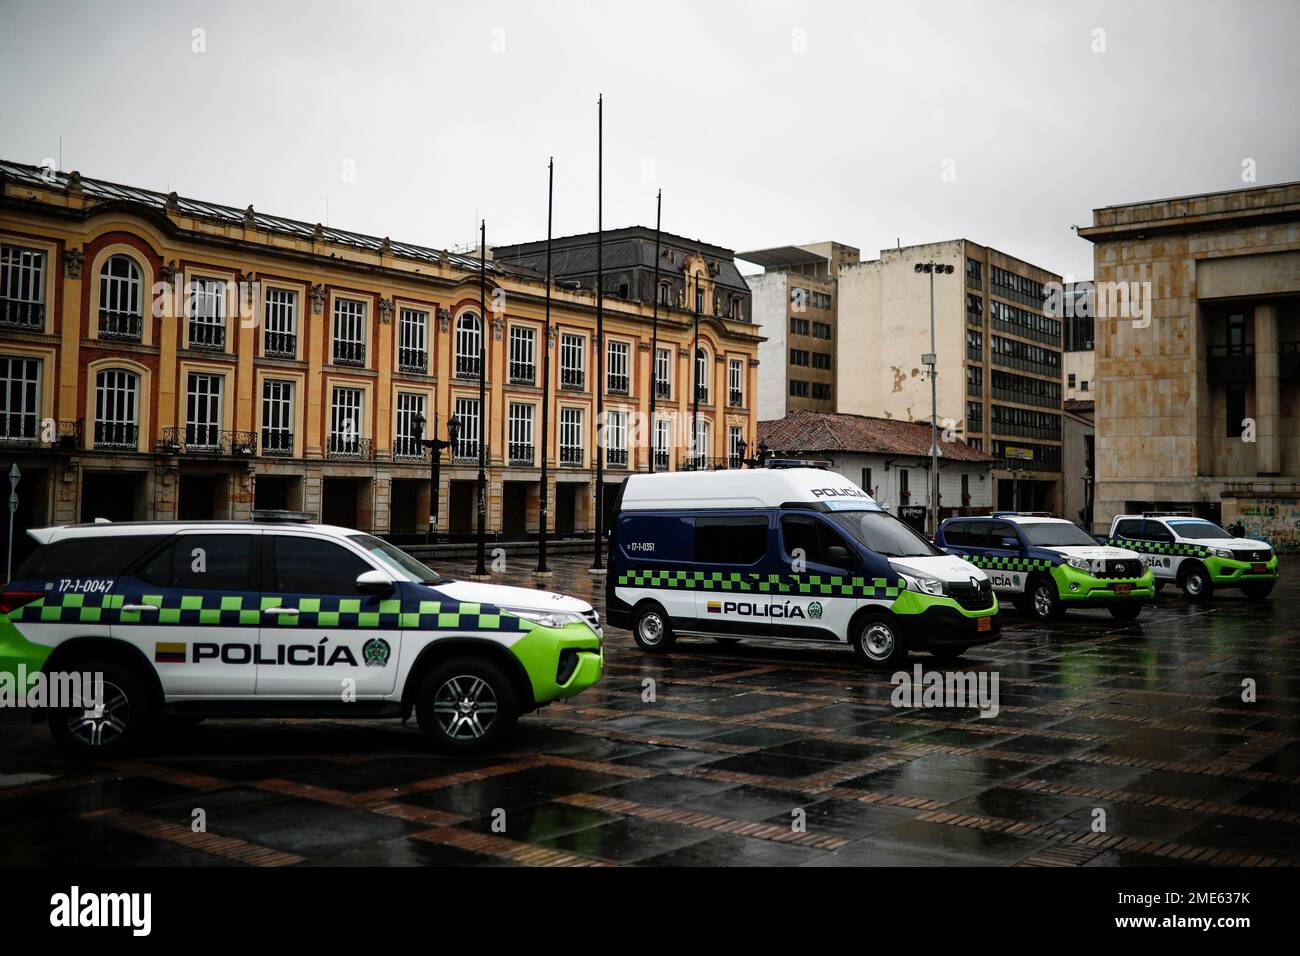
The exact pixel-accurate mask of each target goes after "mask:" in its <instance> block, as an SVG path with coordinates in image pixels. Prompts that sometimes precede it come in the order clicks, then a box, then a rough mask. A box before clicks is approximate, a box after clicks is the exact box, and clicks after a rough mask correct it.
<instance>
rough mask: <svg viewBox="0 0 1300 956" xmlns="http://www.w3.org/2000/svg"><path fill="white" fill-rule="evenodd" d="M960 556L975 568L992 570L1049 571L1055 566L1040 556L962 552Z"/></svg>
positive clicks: (1026, 572)
mask: <svg viewBox="0 0 1300 956" xmlns="http://www.w3.org/2000/svg"><path fill="white" fill-rule="evenodd" d="M962 557H963V558H965V559H966V560H967V561H969V562H970V563H971V564H973V565H975V567H977V568H987V569H989V570H992V571H1020V572H1021V573H1024V574H1028V573H1029V572H1030V571H1050V570H1052V568H1053V567H1054V566H1055V563H1054V562H1052V561H1047V560H1044V559H1042V558H1011V557H1004V556H1002V555H997V554H963V555H962Z"/></svg>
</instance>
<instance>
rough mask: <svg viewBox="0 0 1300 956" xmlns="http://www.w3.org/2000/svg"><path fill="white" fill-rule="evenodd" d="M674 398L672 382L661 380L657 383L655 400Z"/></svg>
mask: <svg viewBox="0 0 1300 956" xmlns="http://www.w3.org/2000/svg"><path fill="white" fill-rule="evenodd" d="M672 397H673V386H672V382H666V381H664V380H663V379H660V380H659V381H658V382H655V398H665V399H667V398H672Z"/></svg>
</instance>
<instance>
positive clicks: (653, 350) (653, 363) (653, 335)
mask: <svg viewBox="0 0 1300 956" xmlns="http://www.w3.org/2000/svg"><path fill="white" fill-rule="evenodd" d="M663 215H664V191H663V190H662V189H660V190H659V195H658V196H657V197H656V199H655V284H654V314H653V317H652V318H651V320H650V473H651V474H654V470H655V451H656V449H655V440H656V438H657V436H658V434H659V426H658V424H657V423H656V422H655V398H656V397H657V396H658V393H659V227H660V225H661V224H662V223H663Z"/></svg>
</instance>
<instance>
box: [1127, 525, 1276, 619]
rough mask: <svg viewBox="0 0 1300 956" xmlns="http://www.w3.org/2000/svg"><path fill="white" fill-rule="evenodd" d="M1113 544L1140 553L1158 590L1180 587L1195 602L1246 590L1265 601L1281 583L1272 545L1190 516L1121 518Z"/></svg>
mask: <svg viewBox="0 0 1300 956" xmlns="http://www.w3.org/2000/svg"><path fill="white" fill-rule="evenodd" d="M1109 540H1110V542H1111V543H1112V544H1117V545H1120V546H1121V547H1125V548H1130V549H1132V550H1133V551H1137V552H1138V553H1140V554H1141V555H1142V560H1143V561H1144V562H1145V563H1146V564H1147V566H1148V567H1150V568H1151V570H1152V571H1153V572H1154V573H1155V576H1156V586H1157V587H1163V586H1164V585H1166V584H1176V585H1178V587H1180V588H1182V591H1183V596H1184V597H1186V598H1188V599H1189V600H1192V601H1204V600H1206V599H1208V598H1209V597H1210V596H1212V595H1213V594H1214V589H1215V588H1241V590H1242V592H1243V593H1245V595H1246V596H1247V597H1249V598H1254V599H1256V600H1262V599H1263V598H1266V597H1268V595H1269V592H1270V591H1272V590H1273V585H1274V584H1276V583H1277V577H1278V560H1277V555H1276V554H1275V553H1274V552H1273V549H1272V548H1271V547H1269V545H1268V542H1266V541H1257V540H1255V539H1254V538H1238V537H1235V536H1233V535H1232V534H1230V533H1229V532H1227V531H1225V530H1224V529H1223V528H1220V527H1219V526H1218V525H1217V524H1215V523H1214V522H1212V521H1206V520H1205V519H1204V518H1197V517H1194V516H1192V515H1189V514H1170V513H1169V512H1145V513H1143V514H1140V515H1119V516H1117V517H1116V518H1115V519H1114V520H1113V521H1112V522H1111V525H1110V539H1109Z"/></svg>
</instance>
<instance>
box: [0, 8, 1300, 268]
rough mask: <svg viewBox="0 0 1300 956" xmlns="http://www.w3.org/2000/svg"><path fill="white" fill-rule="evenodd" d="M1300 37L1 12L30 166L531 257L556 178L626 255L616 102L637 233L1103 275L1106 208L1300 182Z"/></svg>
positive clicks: (437, 11) (646, 14) (544, 13)
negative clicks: (921, 249)
mask: <svg viewBox="0 0 1300 956" xmlns="http://www.w3.org/2000/svg"><path fill="white" fill-rule="evenodd" d="M195 31H202V32H201V33H198V34H196V32H195ZM1097 31H1104V33H1099V32H1097ZM1298 36H1300V3H1296V2H1295V0H1280V2H1252V0H1245V2H1243V0H1223V2H1201V0H1173V2H1164V3H1155V2H1151V3H1134V2H1114V3H1093V2H1077V3H1057V2H1051V3H1048V2H1039V3H1028V2H1026V3H1013V2H991V0H986V2H978V3H944V2H937V0H930V2H925V3H903V2H895V3H867V2H847V0H845V2H832V0H820V2H818V0H808V2H794V0H785V2H753V0H749V2H741V0H732V2H726V0H684V2H677V0H658V2H654V3H641V2H638V3H632V2H621V0H595V2H576V0H574V2H570V0H476V2H447V0H424V2H411V3H397V2H387V0H368V2H364V3H363V2H355V0H312V2H301V3H299V2H282V0H275V2H271V0H261V2H248V0H236V2H220V3H217V2H198V0H167V2H141V0H136V2H126V0H119V2H112V3H101V2H62V0H46V2H30V3H29V2H17V0H0V85H2V86H3V89H4V90H5V91H6V93H5V95H4V97H3V98H2V99H0V156H3V157H4V158H7V159H11V160H17V161H21V162H28V163H40V162H42V161H43V160H45V159H47V158H55V157H57V155H58V150H59V137H60V136H62V138H63V147H62V148H63V163H62V168H63V169H65V170H69V169H77V170H80V171H81V172H82V173H83V175H86V176H91V177H96V178H101V179H109V180H114V181H117V182H122V183H129V184H132V185H138V186H146V187H152V188H157V189H163V190H166V189H175V190H176V191H178V192H179V193H181V194H182V195H186V196H190V197H194V198H199V199H207V200H211V201H216V202H223V203H228V204H231V205H235V206H240V207H242V206H246V205H248V204H249V203H252V204H253V205H254V206H255V207H256V208H258V209H259V210H262V211H265V212H270V213H276V214H280V215H286V216H291V217H294V218H299V219H304V220H307V221H309V222H315V221H318V220H326V219H327V221H328V222H329V224H330V225H333V226H338V227H342V228H348V229H354V230H358V231H361V232H368V233H373V234H376V235H388V236H391V237H392V238H394V239H402V240H406V241H410V242H418V243H423V244H428V245H433V246H438V247H452V246H457V245H465V244H468V243H470V242H472V241H474V239H475V238H476V237H475V233H476V217H477V216H480V215H481V216H484V217H486V219H487V225H488V242H489V243H490V244H491V243H505V242H515V241H523V240H529V239H539V238H544V237H545V234H546V192H545V190H546V162H547V158H548V156H551V155H554V157H555V163H556V200H555V233H556V235H564V234H568V233H574V232H585V231H588V230H591V229H594V228H595V225H596V154H595V145H596V95H597V93H603V94H604V96H605V220H604V221H605V225H606V226H607V227H610V228H612V227H617V226H623V225H630V224H633V223H637V222H640V223H644V224H646V225H653V224H654V195H655V190H656V189H657V188H659V187H662V188H663V190H664V228H665V230H668V231H671V232H677V233H680V234H684V235H686V236H691V237H695V238H700V239H705V240H708V241H711V242H715V243H718V244H720V245H723V246H728V247H731V248H734V249H737V250H745V249H755V248H761V247H764V246H769V245H777V244H784V243H798V242H814V241H819V240H824V239H835V240H839V241H842V242H846V243H849V244H851V245H855V246H858V247H859V248H861V249H862V250H863V253H864V254H866V255H867V256H868V258H872V257H874V256H875V255H876V254H877V253H878V251H879V249H880V248H881V247H888V246H893V245H894V244H895V242H896V241H901V242H902V243H903V244H904V245H906V244H910V243H917V242H928V241H934V240H941V239H948V238H956V237H959V236H964V237H968V238H971V239H973V240H975V241H978V242H981V243H986V244H989V245H992V246H995V247H997V248H999V249H1002V250H1003V251H1005V252H1008V253H1011V254H1013V255H1017V256H1020V257H1021V258H1025V259H1028V260H1030V261H1032V262H1034V263H1036V264H1038V265H1041V266H1044V267H1047V268H1050V269H1053V270H1056V271H1058V272H1061V273H1069V274H1073V275H1074V276H1075V277H1078V278H1086V277H1090V276H1091V275H1092V247H1091V246H1090V245H1089V244H1088V243H1087V242H1085V241H1083V240H1081V239H1078V238H1077V237H1075V236H1074V234H1073V232H1072V231H1071V229H1070V226H1071V224H1080V225H1083V224H1087V223H1089V222H1090V221H1091V210H1092V209H1093V208H1094V207H1097V206H1102V205H1109V204H1114V203H1122V202H1130V201H1135V200H1141V199H1152V198H1158V197H1164V196H1173V195H1180V194H1185V193H1198V192H1206V191H1212V190H1220V189H1232V188H1237V187H1240V186H1241V185H1242V184H1243V183H1242V164H1243V162H1244V161H1246V160H1248V159H1249V160H1253V161H1254V168H1255V176H1256V179H1257V181H1258V182H1259V183H1272V182H1284V181H1289V180H1297V179H1300V123H1297V102H1296V91H1297V89H1298V88H1300V82H1298V81H1300V68H1298V67H1297V53H1296V40H1297V37H1298ZM1101 45H1104V52H1095V51H1094V48H1095V47H1098V46H1101ZM200 46H201V47H205V50H204V51H203V52H196V50H195V48H196V47H200ZM945 173H947V174H948V176H947V178H948V179H950V180H952V181H945ZM327 210H328V218H327Z"/></svg>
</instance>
